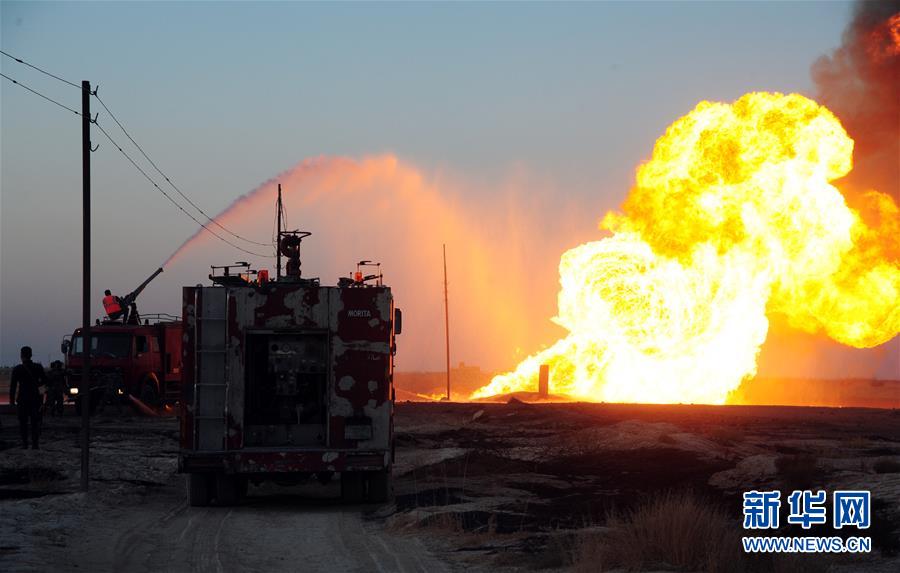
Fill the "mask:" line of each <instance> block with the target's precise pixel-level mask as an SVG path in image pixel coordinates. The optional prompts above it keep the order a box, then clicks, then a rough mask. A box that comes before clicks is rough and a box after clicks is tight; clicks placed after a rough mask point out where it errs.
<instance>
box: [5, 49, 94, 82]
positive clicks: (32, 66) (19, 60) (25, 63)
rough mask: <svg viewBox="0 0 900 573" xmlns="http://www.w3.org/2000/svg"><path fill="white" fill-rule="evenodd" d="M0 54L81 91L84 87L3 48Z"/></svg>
mask: <svg viewBox="0 0 900 573" xmlns="http://www.w3.org/2000/svg"><path fill="white" fill-rule="evenodd" d="M0 54H3V55H4V56H6V57H7V58H12V59H14V60H15V61H17V62H19V63H20V64H22V65H25V66H28V67H29V68H31V69H34V70H37V71H39V72H41V73H42V74H44V75H45V76H50V77H51V78H53V79H55V80H59V81H61V82H62V83H64V84H69V85H70V86H72V87H75V88H78V90H79V91H80V90H81V89H82V88H81V86H80V85H78V84H76V83H74V82H70V81H69V80H64V79H62V78H61V77H59V76H57V75H54V74H51V73H50V72H48V71H47V70H42V69H41V68H39V67H37V66H35V65H34V64H29V63H28V62H26V61H25V60H22V59H20V58H17V57H15V56H13V55H12V54H8V53H6V52H4V51H3V50H0Z"/></svg>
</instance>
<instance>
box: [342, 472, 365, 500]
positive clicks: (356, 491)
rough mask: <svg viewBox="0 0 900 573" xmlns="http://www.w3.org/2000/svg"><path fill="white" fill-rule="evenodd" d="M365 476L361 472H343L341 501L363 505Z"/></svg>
mask: <svg viewBox="0 0 900 573" xmlns="http://www.w3.org/2000/svg"><path fill="white" fill-rule="evenodd" d="M364 485H365V483H364V482H363V475H362V474H361V473H359V472H341V499H343V500H344V503H362V501H363V486H364Z"/></svg>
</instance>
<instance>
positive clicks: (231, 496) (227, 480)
mask: <svg viewBox="0 0 900 573" xmlns="http://www.w3.org/2000/svg"><path fill="white" fill-rule="evenodd" d="M215 482H216V505H219V506H229V505H236V504H237V502H238V498H239V497H240V496H239V493H240V492H239V484H238V478H237V477H236V476H231V475H225V474H216V476H215Z"/></svg>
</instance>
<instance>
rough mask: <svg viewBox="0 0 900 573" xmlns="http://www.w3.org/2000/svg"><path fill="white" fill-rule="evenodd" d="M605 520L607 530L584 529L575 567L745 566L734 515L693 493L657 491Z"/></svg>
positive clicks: (687, 568) (694, 568) (715, 568)
mask: <svg viewBox="0 0 900 573" xmlns="http://www.w3.org/2000/svg"><path fill="white" fill-rule="evenodd" d="M607 526H608V528H609V529H608V530H607V531H606V532H604V533H602V534H600V533H595V534H593V535H585V536H583V537H582V539H581V541H580V542H579V543H578V544H577V547H576V549H575V555H574V556H573V564H574V567H575V569H576V570H577V571H598V570H603V569H611V568H622V569H625V570H627V571H644V570H648V569H653V568H659V569H671V568H674V569H678V570H681V571H707V572H711V573H715V572H718V571H741V570H743V569H744V564H745V559H744V557H743V553H742V551H741V540H740V532H739V531H738V530H737V528H736V527H735V518H734V516H730V515H728V514H727V513H725V512H724V511H722V510H721V509H720V508H718V507H716V506H713V505H710V504H709V503H708V502H705V501H703V500H702V499H700V498H698V497H697V496H695V495H693V494H691V493H667V494H663V495H659V496H656V497H654V498H652V499H651V500H650V501H648V502H646V503H644V504H643V505H641V506H639V507H638V508H637V509H635V510H633V511H631V512H627V513H624V514H613V515H610V516H609V517H608V519H607Z"/></svg>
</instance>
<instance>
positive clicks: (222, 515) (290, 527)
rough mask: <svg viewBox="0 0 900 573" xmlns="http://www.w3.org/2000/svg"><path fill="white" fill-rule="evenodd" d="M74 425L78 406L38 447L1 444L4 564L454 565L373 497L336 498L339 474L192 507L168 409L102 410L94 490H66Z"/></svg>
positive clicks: (0, 557)
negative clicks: (156, 413) (331, 479)
mask: <svg viewBox="0 0 900 573" xmlns="http://www.w3.org/2000/svg"><path fill="white" fill-rule="evenodd" d="M4 418H5V419H4V420H3V422H4V430H3V435H2V437H3V438H4V441H6V442H7V446H9V445H10V441H11V438H13V437H14V436H13V435H12V430H13V428H12V427H11V426H12V420H11V419H9V417H4ZM76 427H77V423H76V419H75V418H74V416H73V417H70V418H68V419H65V418H64V419H63V420H59V419H56V420H53V419H51V420H48V421H47V423H46V427H45V430H46V431H45V436H44V437H45V439H44V443H45V445H44V448H43V449H42V450H39V451H34V450H22V449H19V448H18V447H8V448H6V449H5V450H4V451H3V452H2V453H0V482H2V484H3V485H4V488H3V490H2V491H3V494H2V496H3V498H4V500H3V503H2V506H0V507H2V511H0V569H2V570H4V571H47V570H54V571H134V572H141V571H149V572H152V571H179V572H180V571H201V572H207V571H210V572H221V571H297V570H305V571H411V572H412V571H429V572H431V571H449V570H450V568H449V567H448V566H447V565H446V564H445V563H443V562H442V561H441V560H440V559H439V558H438V557H436V556H435V555H433V554H432V553H431V552H430V550H429V549H428V548H427V547H426V546H425V545H424V544H423V542H422V540H421V539H417V538H416V537H414V536H409V535H399V534H393V533H391V532H389V531H386V530H385V529H384V525H383V521H382V520H379V519H376V518H373V517H372V515H373V513H374V512H377V511H378V508H377V507H373V506H347V505H341V504H340V502H339V500H338V499H337V497H338V496H339V489H338V486H337V485H336V484H335V485H330V486H325V487H323V486H320V485H318V484H311V485H309V486H302V487H295V488H274V487H273V488H266V487H265V486H263V487H260V488H254V487H251V490H250V496H249V497H248V498H247V499H246V500H245V501H244V502H243V503H242V504H241V505H240V506H238V507H233V508H216V507H208V508H193V507H189V506H188V505H187V504H186V502H185V495H184V488H183V477H182V476H179V475H177V474H175V473H174V469H175V466H174V463H175V457H174V455H173V453H174V452H173V449H174V448H175V443H174V435H175V425H174V421H166V420H163V421H159V420H142V419H139V418H128V419H127V420H126V421H124V422H123V421H121V420H106V421H101V422H100V423H99V424H98V428H97V431H96V435H95V439H94V456H93V457H92V462H93V468H92V475H93V476H94V478H95V479H93V480H92V483H91V486H92V490H91V493H90V494H88V495H85V494H82V493H65V492H67V491H68V492H71V491H73V490H76V489H77V486H76V481H75V480H76V479H77V476H78V471H77V461H78V457H77V448H76V438H77V432H76ZM16 482H19V483H21V485H22V487H21V488H18V489H17V488H16Z"/></svg>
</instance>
